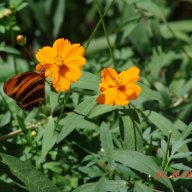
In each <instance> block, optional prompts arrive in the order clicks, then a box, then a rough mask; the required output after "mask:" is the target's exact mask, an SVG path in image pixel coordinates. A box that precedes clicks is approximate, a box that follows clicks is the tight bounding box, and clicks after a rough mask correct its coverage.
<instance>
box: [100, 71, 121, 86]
mask: <svg viewBox="0 0 192 192" xmlns="http://www.w3.org/2000/svg"><path fill="white" fill-rule="evenodd" d="M116 78H118V74H117V72H116V71H115V70H114V69H112V68H106V69H104V70H103V71H102V80H101V81H102V82H106V83H108V84H111V85H114V86H115V83H114V79H116Z"/></svg>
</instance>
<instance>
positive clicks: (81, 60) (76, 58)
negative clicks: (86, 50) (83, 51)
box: [64, 56, 86, 67]
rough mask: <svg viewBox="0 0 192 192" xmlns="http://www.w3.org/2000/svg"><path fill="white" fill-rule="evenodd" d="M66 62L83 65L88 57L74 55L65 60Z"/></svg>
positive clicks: (78, 65)
mask: <svg viewBox="0 0 192 192" xmlns="http://www.w3.org/2000/svg"><path fill="white" fill-rule="evenodd" d="M64 62H65V64H66V65H67V66H68V67H70V66H76V67H82V66H83V65H85V63H86V59H85V58H84V57H82V56H73V57H69V58H66V59H65V60H64Z"/></svg>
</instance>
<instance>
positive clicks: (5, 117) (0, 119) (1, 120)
mask: <svg viewBox="0 0 192 192" xmlns="http://www.w3.org/2000/svg"><path fill="white" fill-rule="evenodd" d="M10 120H11V113H10V112H7V113H5V114H1V115H0V128H1V127H3V126H5V125H7V124H8V123H9V122H10Z"/></svg>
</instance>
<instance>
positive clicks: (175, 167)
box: [170, 163, 192, 171]
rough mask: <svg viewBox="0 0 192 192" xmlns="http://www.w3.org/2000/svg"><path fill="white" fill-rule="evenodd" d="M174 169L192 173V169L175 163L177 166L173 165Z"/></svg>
mask: <svg viewBox="0 0 192 192" xmlns="http://www.w3.org/2000/svg"><path fill="white" fill-rule="evenodd" d="M170 167H172V168H174V169H178V170H185V171H192V168H191V167H189V166H186V165H184V164H183V163H175V164H171V166H170Z"/></svg>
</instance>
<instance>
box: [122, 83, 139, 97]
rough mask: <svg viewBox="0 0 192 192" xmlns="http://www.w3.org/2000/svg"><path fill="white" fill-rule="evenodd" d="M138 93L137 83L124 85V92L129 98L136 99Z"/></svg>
mask: <svg viewBox="0 0 192 192" xmlns="http://www.w3.org/2000/svg"><path fill="white" fill-rule="evenodd" d="M140 93H141V87H140V86H139V85H136V84H131V85H128V86H126V94H127V96H128V98H129V100H133V99H136V98H137V97H138V96H139V94H140Z"/></svg>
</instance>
